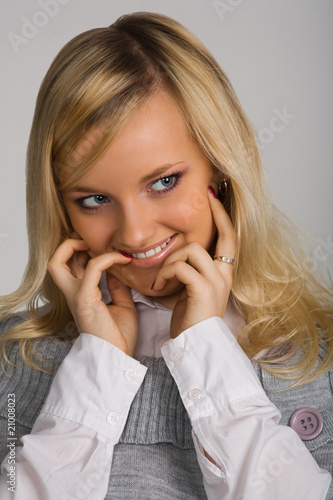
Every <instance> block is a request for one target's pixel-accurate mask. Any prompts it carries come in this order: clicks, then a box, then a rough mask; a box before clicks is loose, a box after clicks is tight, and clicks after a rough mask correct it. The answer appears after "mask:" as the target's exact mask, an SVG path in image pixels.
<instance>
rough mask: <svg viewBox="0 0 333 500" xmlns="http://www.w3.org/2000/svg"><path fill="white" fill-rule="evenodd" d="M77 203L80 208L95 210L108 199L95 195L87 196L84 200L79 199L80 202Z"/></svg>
mask: <svg viewBox="0 0 333 500" xmlns="http://www.w3.org/2000/svg"><path fill="white" fill-rule="evenodd" d="M78 201H79V202H80V205H81V206H82V207H86V208H95V207H98V206H99V205H103V204H104V203H107V202H108V201H109V199H108V198H107V197H106V196H103V195H101V194H97V195H95V196H87V197H86V198H80V200H78Z"/></svg>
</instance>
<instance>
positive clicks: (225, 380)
mask: <svg viewBox="0 0 333 500" xmlns="http://www.w3.org/2000/svg"><path fill="white" fill-rule="evenodd" d="M27 182H28V186H27V205H28V230H29V238H30V249H31V251H30V258H29V264H28V267H27V271H26V274H25V278H24V281H23V283H22V286H21V287H20V289H19V290H18V291H17V292H16V293H14V294H11V295H9V296H6V297H4V298H3V300H2V304H3V306H2V318H3V319H4V322H3V324H2V331H3V333H2V335H1V343H2V353H3V365H4V368H5V369H6V371H7V372H8V373H9V375H10V376H9V377H8V376H7V375H6V374H5V372H4V373H3V374H2V379H1V383H2V394H9V395H10V396H11V397H10V398H9V399H10V400H11V401H10V403H11V404H12V405H14V403H15V405H16V406H15V419H16V420H15V425H14V427H15V428H14V429H10V428H9V426H8V428H7V421H6V418H5V417H6V416H11V417H12V416H13V415H14V410H13V409H12V410H11V411H10V412H9V410H8V414H7V413H6V410H3V413H2V415H3V416H4V419H3V425H4V431H3V435H6V438H7V439H6V440H5V441H4V446H3V449H2V457H3V458H4V460H3V463H2V466H3V471H4V472H3V474H2V477H1V479H0V481H2V483H1V488H2V489H1V490H0V491H1V494H2V497H3V498H10V495H11V494H12V492H13V491H15V494H16V496H17V498H26V497H27V496H28V497H29V498H57V499H58V498H91V499H96V500H97V499H104V498H117V499H121V498H126V499H128V498H135V499H139V498H142V499H143V498H158V499H164V498H173V499H177V498H180V499H184V498H186V499H187V498H188V499H190V498H208V499H221V498H223V499H229V500H231V499H232V500H235V499H237V500H238V499H243V500H245V499H256V500H257V499H267V498H270V499H272V498H276V499H277V498H279V499H280V498H281V499H282V498H283V499H284V500H285V499H288V498H290V499H291V498H293V499H294V498H311V499H324V498H329V495H330V494H331V493H330V492H332V489H330V490H329V488H330V483H331V476H330V474H329V472H328V469H330V468H332V461H331V458H330V456H331V452H332V433H331V432H330V429H331V427H330V425H331V424H330V417H329V414H330V411H331V409H332V405H333V403H332V394H331V389H330V386H329V376H330V375H329V370H330V369H331V367H332V366H331V365H332V351H333V341H332V331H333V329H332V295H331V294H330V292H328V291H327V290H325V288H324V287H323V286H321V285H320V284H319V283H318V282H317V280H316V279H315V278H314V277H312V276H311V275H310V274H309V272H308V271H307V269H306V268H305V266H304V265H303V262H305V259H304V260H302V259H300V257H299V255H297V254H296V250H297V245H296V246H295V248H292V247H291V246H290V245H291V243H290V240H289V239H287V236H286V234H285V230H286V229H287V230H288V228H289V225H288V224H287V223H286V222H284V221H283V219H282V217H281V216H277V215H276V209H274V208H273V207H272V206H271V204H270V202H269V200H268V199H267V196H266V194H265V193H266V188H265V182H264V175H263V171H262V166H261V163H260V158H259V154H258V149H257V146H256V143H255V140H254V135H253V131H252V130H251V127H250V126H249V123H248V121H247V119H246V117H245V116H244V113H243V111H242V109H241V107H240V105H239V103H238V101H237V98H236V96H235V94H234V91H233V89H232V87H231V85H230V83H229V81H228V80H227V78H226V77H225V75H224V74H223V72H222V71H221V69H220V68H219V66H218V65H217V63H216V61H215V60H214V59H213V58H212V56H211V55H210V54H209V53H208V52H207V50H206V49H205V48H204V47H203V46H202V44H201V43H200V42H199V41H198V40H196V39H195V37H194V36H193V35H192V34H191V33H189V32H188V31H187V30H186V29H185V28H184V27H182V26H181V25H180V24H178V23H177V22H176V21H173V20H172V19H169V18H167V17H165V16H162V15H158V14H149V13H137V14H132V15H129V16H124V17H123V18H120V19H119V20H118V21H116V23H114V24H113V25H112V26H111V27H109V28H99V29H95V30H92V31H89V32H86V33H83V34H82V35H79V36H78V37H76V38H75V39H74V40H72V41H71V42H69V43H68V44H67V45H66V46H65V47H64V49H63V50H62V51H61V52H60V53H59V55H58V56H57V57H56V59H55V61H54V62H53V64H52V65H51V68H50V70H49V71H48V73H47V75H46V77H45V79H44V81H43V83H42V86H41V90H40V93H39V96H38V99H37V105H36V112H35V117H34V121H33V125H32V131H31V137H30V142H29V150H28V171H27ZM217 193H218V195H217ZM289 232H290V234H291V230H290V229H289ZM38 299H41V300H42V301H43V302H44V303H45V304H46V306H45V307H40V301H39V300H38ZM27 301H29V313H30V314H29V318H28V319H27V318H22V317H21V318H17V317H16V318H15V317H13V313H14V312H15V310H16V309H17V308H18V307H19V306H22V304H24V303H26V302H27ZM73 321H74V322H73ZM235 337H237V341H238V342H237V341H236V340H235ZM240 346H241V347H242V348H243V350H244V351H245V353H246V355H247V356H246V355H245V354H244V351H243V350H242V349H241V347H240ZM318 356H319V358H318ZM249 359H250V360H252V361H253V366H254V368H255V370H256V371H257V374H258V375H259V378H260V381H261V384H262V385H263V386H264V388H263V387H262V385H261V384H260V382H259V380H258V378H257V376H256V374H255V370H254V369H253V367H252V365H251V362H250V360H249ZM318 359H319V362H318ZM13 363H15V366H13ZM60 364H61V366H60V368H59V369H58V371H57V368H58V367H59V365H60ZM56 371H57V373H56V375H55V376H54V373H55V372H56ZM291 385H293V388H290V386H291ZM283 389H285V390H284V391H282V392H281V390H283ZM287 389H288V390H287ZM265 391H266V392H267V393H268V394H269V395H270V398H271V399H272V400H273V401H274V402H275V403H276V405H277V406H278V408H279V409H280V410H281V412H282V420H281V423H283V425H279V421H280V418H281V414H280V411H279V409H277V408H276V406H275V405H274V404H272V403H271V401H270V400H269V399H268V397H267V395H266V394H265ZM309 395H311V397H310V396H309ZM312 396H313V397H312ZM304 398H308V399H306V400H305V401H306V402H308V404H304ZM311 398H312V399H311ZM9 399H8V400H7V399H6V401H5V402H3V403H4V405H5V403H6V408H11V406H8V405H9ZM12 400H13V401H12ZM299 401H302V405H301V406H302V407H303V409H302V411H303V413H301V415H299V413H298V414H296V413H295V410H297V409H298V410H299V406H300V405H299ZM304 407H311V408H310V409H309V408H304ZM305 410H307V411H308V413H307V414H306V419H308V418H309V419H310V420H309V423H307V420H306V421H304V422H303V424H300V422H302V421H303V420H304V418H303V415H305V414H304V411H305ZM310 410H311V411H310ZM318 411H321V412H322V413H324V416H325V415H326V414H327V415H328V417H327V421H326V420H325V426H324V429H321V428H320V427H321V425H320V419H319V416H318V415H319V414H318ZM325 412H326V413H325ZM316 418H317V420H316ZM9 421H10V422H12V420H10V419H9V420H8V422H9ZM288 424H290V426H289V425H288ZM299 425H301V427H302V428H301V430H299V428H298V426H299ZM12 427H13V426H12ZM314 427H315V429H314ZM304 428H305V429H304ZM295 429H296V430H295ZM297 430H298V433H297V432H296V431H297ZM8 432H9V434H8ZM10 432H13V433H14V437H12V434H10ZM315 433H317V434H316V436H315ZM298 434H300V435H301V436H302V438H303V440H304V442H306V440H308V442H309V443H310V444H309V445H308V447H309V449H310V451H312V453H313V456H314V458H313V457H312V456H311V453H310V452H309V451H308V450H307V449H306V446H305V444H303V443H302V440H301V439H300V437H299V435H298ZM21 436H23V437H22V438H21ZM15 438H17V439H18V438H21V442H22V444H23V446H22V447H21V446H20V447H18V446H17V447H16V440H15ZM8 442H9V449H8V448H7V444H8ZM313 443H314V447H313V446H312V445H313ZM10 447H11V448H10ZM7 453H9V454H8V455H7ZM13 453H14V455H15V456H14V457H13ZM6 455H7V456H6ZM12 459H14V464H15V465H13V463H12V462H10V460H12ZM317 462H318V463H317ZM11 467H14V469H11ZM16 479H17V481H16ZM11 483H12V484H11ZM11 488H12V489H11ZM331 488H332V487H331Z"/></svg>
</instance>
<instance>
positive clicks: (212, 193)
mask: <svg viewBox="0 0 333 500" xmlns="http://www.w3.org/2000/svg"><path fill="white" fill-rule="evenodd" d="M208 191H209V192H210V194H211V195H212V196H214V198H217V194H216V193H215V190H214V188H213V187H212V186H208Z"/></svg>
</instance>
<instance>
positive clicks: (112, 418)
mask: <svg viewBox="0 0 333 500" xmlns="http://www.w3.org/2000/svg"><path fill="white" fill-rule="evenodd" d="M108 422H109V424H110V425H117V424H118V422H119V417H118V415H117V413H115V412H114V411H112V412H111V413H109V414H108Z"/></svg>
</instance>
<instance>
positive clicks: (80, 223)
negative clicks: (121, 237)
mask: <svg viewBox="0 0 333 500" xmlns="http://www.w3.org/2000/svg"><path fill="white" fill-rule="evenodd" d="M71 221H72V226H73V229H74V231H75V232H76V233H77V234H78V235H79V236H80V237H81V238H82V239H83V240H84V241H85V242H86V243H87V245H88V246H89V248H90V249H91V250H92V251H93V252H94V253H96V254H98V253H100V252H102V251H103V250H104V251H105V249H106V246H107V244H108V241H109V240H110V237H111V230H110V225H106V224H105V223H103V221H98V220H97V219H96V218H95V217H93V218H91V220H89V218H84V219H82V218H80V217H77V218H73V219H71Z"/></svg>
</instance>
